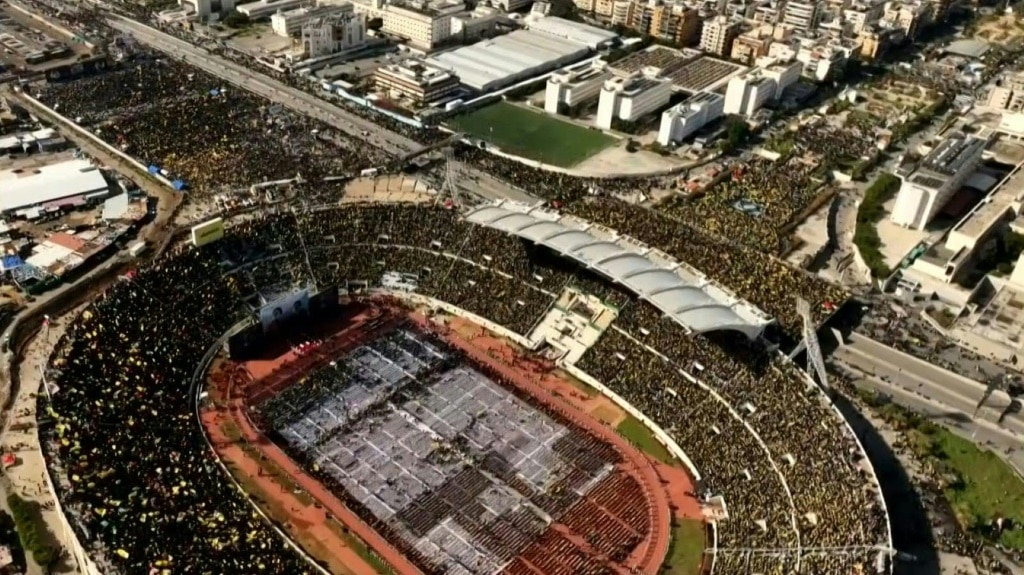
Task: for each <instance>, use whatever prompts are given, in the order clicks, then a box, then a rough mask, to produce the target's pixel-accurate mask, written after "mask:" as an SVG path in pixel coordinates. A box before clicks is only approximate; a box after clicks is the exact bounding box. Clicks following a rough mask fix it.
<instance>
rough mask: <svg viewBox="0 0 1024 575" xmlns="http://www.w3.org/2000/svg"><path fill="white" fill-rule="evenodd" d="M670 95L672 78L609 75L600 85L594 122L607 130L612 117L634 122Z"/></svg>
mask: <svg viewBox="0 0 1024 575" xmlns="http://www.w3.org/2000/svg"><path fill="white" fill-rule="evenodd" d="M671 97H672V82H670V81H669V80H666V79H664V78H649V77H647V76H643V75H634V76H629V77H625V78H621V77H616V78H611V79H609V80H606V81H605V83H604V86H602V88H601V95H600V97H599V99H598V103H597V120H596V122H594V125H595V126H597V127H598V128H601V129H604V130H610V129H611V128H612V124H613V122H614V121H615V120H621V121H623V122H635V121H637V120H639V119H640V118H642V117H643V116H646V115H647V114H650V113H652V112H654V111H656V110H657V109H658V108H661V107H662V106H664V105H665V104H668V101H669V99H670V98H671Z"/></svg>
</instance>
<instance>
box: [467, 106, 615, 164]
mask: <svg viewBox="0 0 1024 575" xmlns="http://www.w3.org/2000/svg"><path fill="white" fill-rule="evenodd" d="M448 126H449V127H450V128H451V129H453V130H457V131H459V132H463V133H465V134H469V135H470V136H473V137H476V138H480V139H482V140H484V141H486V142H489V143H492V144H494V145H495V146H497V147H499V148H501V150H502V151H503V152H507V153H509V154H515V155H517V156H522V157H524V158H529V159H531V160H538V161H541V162H544V163H545V164H551V165H554V166H560V167H563V168H568V167H571V166H574V165H576V164H578V163H580V162H582V161H583V160H585V159H587V158H589V157H590V156H593V155H594V154H596V153H598V152H600V151H601V150H603V149H605V148H607V147H608V146H611V145H612V144H614V143H615V141H616V140H615V138H613V137H611V136H608V135H606V134H602V133H601V132H598V131H597V130H590V129H587V128H584V127H581V126H577V125H575V124H570V123H569V122H564V121H562V120H559V119H557V118H554V117H552V116H549V115H547V114H545V113H544V112H536V111H534V110H529V109H527V108H524V107H522V106H516V105H513V104H509V103H508V102H498V103H497V104H492V105H490V106H486V107H484V108H480V109H479V110H474V111H472V112H470V113H468V114H465V115H461V116H456V117H454V118H452V119H451V120H449V122H448Z"/></svg>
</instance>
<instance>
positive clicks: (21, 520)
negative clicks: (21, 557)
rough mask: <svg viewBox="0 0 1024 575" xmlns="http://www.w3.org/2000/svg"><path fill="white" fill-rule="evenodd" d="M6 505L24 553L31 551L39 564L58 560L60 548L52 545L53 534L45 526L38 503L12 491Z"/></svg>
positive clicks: (47, 564) (47, 563)
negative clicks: (9, 510)
mask: <svg viewBox="0 0 1024 575" xmlns="http://www.w3.org/2000/svg"><path fill="white" fill-rule="evenodd" d="M7 505H8V507H10V509H11V516H12V517H13V518H14V525H15V528H16V529H17V530H18V537H19V538H20V539H21V546H22V547H24V548H25V553H31V554H32V558H33V559H34V560H35V562H36V564H37V565H39V566H41V567H53V566H54V565H55V564H56V563H57V561H59V560H60V550H59V549H57V548H56V547H55V546H54V545H53V542H52V540H53V536H52V534H51V533H50V532H49V531H48V530H47V528H46V523H45V522H44V521H43V513H42V510H41V509H40V507H39V504H38V503H36V502H35V501H27V500H25V499H22V498H21V496H19V495H18V494H16V493H12V494H10V495H8V496H7Z"/></svg>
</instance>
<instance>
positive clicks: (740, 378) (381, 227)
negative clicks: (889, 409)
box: [48, 205, 885, 573]
mask: <svg viewBox="0 0 1024 575" xmlns="http://www.w3.org/2000/svg"><path fill="white" fill-rule="evenodd" d="M269 255H278V256H281V257H278V258H276V259H274V260H272V263H271V262H270V261H267V262H264V263H263V264H262V265H258V266H257V265H252V264H254V263H255V260H257V259H264V258H266V256H269ZM224 261H227V265H222V262H224ZM247 264H248V265H247ZM239 266H241V268H239ZM225 269H235V270H238V269H241V270H245V273H244V274H243V273H241V272H240V271H236V272H234V273H233V274H231V275H224V271H223V270H225ZM274 270H279V272H278V273H275V271H274ZM388 271H397V272H400V273H403V274H406V276H405V277H408V278H414V281H415V283H416V284H417V287H416V289H417V291H418V292H419V293H421V294H424V295H427V296H430V297H434V298H437V299H439V300H443V301H446V302H449V303H451V304H453V305H456V306H458V307H461V308H463V309H466V310H468V311H470V312H472V313H475V314H477V315H479V316H482V317H485V318H488V319H490V320H492V321H495V322H497V323H499V324H502V325H505V326H506V327H508V328H509V329H512V330H514V331H516V332H519V333H528V332H529V331H530V330H531V329H532V327H533V326H534V324H535V323H536V322H537V321H538V320H539V319H540V317H541V316H542V315H543V314H544V313H545V311H546V310H547V309H548V308H549V307H550V306H551V305H552V303H553V302H554V299H555V297H557V295H558V293H559V292H560V291H561V290H562V288H563V287H566V286H572V287H576V288H577V289H581V290H584V291H587V292H589V293H593V294H594V295H596V296H598V297H600V298H601V299H603V300H605V301H608V302H610V303H612V304H613V305H616V306H617V307H619V308H620V309H621V310H622V313H621V316H620V319H619V321H618V325H620V326H621V328H622V331H618V330H613V331H609V332H607V333H606V334H605V335H604V336H603V337H602V338H601V339H600V340H599V342H598V344H597V345H596V347H594V348H593V349H592V351H590V352H588V353H587V355H586V356H584V358H583V360H582V363H581V367H583V368H584V369H585V370H587V371H589V372H591V373H592V374H593V375H594V376H595V377H597V378H598V379H601V380H603V381H605V382H606V383H608V384H609V385H610V386H611V387H612V388H613V389H615V390H616V391H617V392H619V393H620V394H622V395H623V396H625V397H626V398H627V399H629V400H630V401H631V402H633V403H634V404H635V405H637V407H638V408H640V409H641V410H644V411H645V412H646V413H647V414H648V415H650V416H651V417H652V418H653V419H655V420H656V421H658V422H660V424H661V425H663V426H664V427H665V429H666V430H667V431H668V432H669V433H670V434H671V435H672V436H673V437H674V438H675V439H676V440H677V442H678V443H679V444H680V446H681V447H682V448H683V450H684V451H685V452H687V453H688V454H689V455H690V457H691V458H692V459H693V460H694V461H695V463H696V465H697V467H698V468H699V469H700V471H701V473H702V475H703V476H704V487H705V491H706V492H707V494H708V495H721V496H722V497H724V498H725V501H726V506H727V508H728V512H729V519H728V520H725V521H722V522H720V524H719V545H720V546H721V547H723V548H738V547H754V548H789V549H793V548H795V547H796V546H797V545H798V544H799V545H800V546H804V547H832V546H844V545H847V546H857V545H865V546H869V545H875V544H878V543H883V542H884V537H885V532H884V527H885V517H884V514H883V513H882V512H881V508H880V507H879V505H878V503H877V499H876V494H875V493H874V491H873V487H872V486H873V483H872V481H870V480H869V479H867V478H866V477H865V474H866V470H865V469H864V466H865V462H864V461H862V460H861V457H862V454H861V452H860V451H859V450H858V449H857V448H856V446H855V445H854V443H853V442H852V439H851V438H850V436H849V435H848V434H847V433H846V430H845V428H844V427H843V424H842V422H841V421H840V419H839V418H837V417H836V416H835V415H833V414H832V413H830V412H829V409H830V408H829V407H828V406H827V404H826V403H825V402H824V401H823V400H822V398H821V397H819V395H818V393H817V392H816V391H815V390H814V388H813V387H810V386H808V385H807V383H806V380H805V379H803V378H802V377H801V374H800V373H799V372H798V371H796V370H795V369H794V368H792V367H791V366H789V365H787V364H784V363H781V362H779V361H777V360H775V359H773V358H772V356H771V354H769V353H768V351H767V350H765V349H764V348H762V347H760V346H758V345H755V344H750V343H747V342H745V341H736V340H735V339H734V338H730V337H715V336H710V337H705V336H694V335H687V334H685V333H684V332H683V331H682V328H681V327H678V326H676V325H675V324H674V323H671V322H668V321H667V320H662V319H660V318H659V316H658V314H657V312H655V310H653V308H650V307H648V306H647V304H645V303H641V302H639V301H636V300H634V299H633V298H632V297H631V296H630V295H629V294H625V293H622V292H621V291H619V290H618V289H617V288H615V287H614V286H612V285H610V284H608V283H606V282H604V281H603V280H601V279H599V278H597V277H594V276H590V275H588V274H587V272H584V271H582V270H576V269H574V268H573V267H572V266H571V265H567V264H566V262H565V261H564V260H560V259H558V258H557V257H555V256H554V255H552V254H549V253H545V252H544V251H542V250H538V249H537V248H533V247H530V246H528V245H527V244H525V243H523V242H521V241H520V240H518V239H515V238H512V237H510V236H506V235H504V234H502V233H500V232H496V231H493V230H490V229H488V228H483V227H477V226H474V225H472V224H468V223H466V222H465V221H463V220H461V219H460V218H459V217H458V213H457V212H455V211H452V210H447V209H443V208H424V207H414V206H396V205H367V206H359V207H349V208H345V209H340V208H339V209H335V208H331V209H322V210H319V211H309V212H300V213H297V214H291V213H287V214H283V215H279V216H270V217H268V218H266V219H257V220H250V221H248V222H246V223H243V224H240V225H239V226H236V228H235V229H234V230H232V233H231V234H230V235H229V236H228V237H227V238H225V239H224V240H223V241H222V242H220V243H218V244H214V245H213V246H209V247H207V248H203V249H199V250H194V249H193V250H186V251H185V252H184V253H180V254H177V255H175V256H173V257H171V258H170V259H168V260H166V261H164V262H163V263H162V264H160V265H159V266H157V267H155V268H153V269H151V270H145V271H143V272H140V273H139V274H137V275H136V276H135V277H134V279H132V280H131V281H129V282H123V283H121V284H119V285H118V286H117V287H115V288H114V289H113V290H112V291H111V292H110V293H108V294H107V295H106V296H105V297H104V298H102V299H101V300H100V301H98V302H96V303H95V304H94V305H93V306H91V307H90V308H89V309H88V310H87V311H86V312H85V313H84V314H83V315H82V316H81V317H80V318H79V319H78V320H77V321H76V323H75V325H74V326H73V327H72V328H71V329H70V331H69V334H68V335H67V336H66V338H65V340H64V341H63V343H62V345H61V346H60V351H59V352H58V353H57V354H55V356H54V359H53V361H52V367H53V368H54V369H56V370H58V371H59V373H60V375H59V377H58V385H59V387H60V392H59V393H58V394H57V395H56V396H55V398H54V401H53V405H52V406H51V408H52V412H53V414H54V418H55V421H56V425H55V426H54V427H53V428H52V429H51V430H50V432H49V436H48V437H49V439H51V444H50V445H51V451H50V453H49V455H50V459H51V464H53V465H55V466H57V467H59V468H60V471H61V472H60V473H59V475H60V476H61V477H64V478H65V480H66V482H65V483H63V492H62V493H61V498H62V500H63V501H64V502H65V503H66V504H67V507H68V508H69V509H70V510H72V516H73V517H74V518H75V519H76V520H77V521H80V522H81V524H82V525H84V526H86V527H87V528H88V532H89V533H92V534H94V536H95V537H97V538H98V539H99V540H101V541H102V542H103V543H104V544H105V548H106V549H108V550H109V552H108V553H105V554H104V556H105V557H108V558H109V559H110V560H111V561H112V562H113V563H114V565H119V566H120V569H119V570H120V571H121V572H136V569H143V568H144V567H146V566H148V567H153V566H157V565H158V562H171V563H172V564H174V565H175V571H180V572H201V571H203V570H204V569H207V568H214V566H218V568H223V566H224V565H232V566H235V567H236V568H238V569H239V572H250V571H248V570H247V568H246V565H252V564H253V563H252V562H254V561H262V562H263V563H264V564H265V566H266V567H265V569H264V571H266V572H281V573H286V572H290V573H300V572H302V568H301V567H300V566H298V565H296V564H295V563H294V561H296V559H294V558H291V556H290V555H289V554H288V553H287V552H285V551H284V550H283V548H282V547H281V546H280V545H278V544H277V543H275V542H273V541H272V539H273V536H272V534H271V532H270V531H269V530H267V529H266V528H265V527H263V526H260V525H259V523H258V521H257V520H255V519H253V516H252V513H251V510H250V509H249V508H247V507H246V505H247V504H246V503H245V502H244V500H242V499H241V495H240V494H237V493H232V492H230V490H229V489H227V488H226V487H223V485H224V479H223V478H222V477H220V476H219V472H218V470H217V468H216V467H215V466H214V464H213V463H212V462H211V461H210V458H209V454H208V452H207V451H206V449H205V446H204V445H203V442H202V438H201V436H200V435H199V431H198V427H197V424H196V423H195V421H194V420H192V419H191V412H190V409H189V397H188V393H189V385H190V376H191V374H192V370H194V368H195V365H196V364H197V362H198V361H199V358H200V356H201V355H202V354H203V352H204V351H205V348H206V347H207V346H208V345H210V344H211V343H212V342H213V341H215V338H216V336H217V334H219V333H220V332H222V331H224V330H226V329H227V327H228V326H229V325H231V324H232V323H233V322H234V321H235V320H237V319H238V318H239V317H240V315H241V314H244V313H245V312H244V310H245V309H247V308H246V305H245V304H244V303H243V302H245V301H251V295H252V292H253V291H258V290H260V289H262V288H264V287H266V286H261V285H259V284H261V283H263V282H278V281H280V280H281V278H282V277H284V278H290V279H288V280H287V281H292V282H294V283H302V282H305V281H308V279H309V278H312V279H313V280H315V282H316V283H317V285H321V286H323V285H330V284H332V283H334V284H338V285H342V286H348V287H350V288H355V289H361V288H362V287H364V286H366V287H372V286H375V285H378V284H379V283H380V281H381V278H382V276H383V274H384V273H385V272H388ZM165 308H166V309H171V308H173V310H174V313H173V314H169V313H161V311H160V310H161V309H165ZM632 338H638V339H639V340H640V341H641V342H642V343H644V344H647V345H649V346H651V347H652V348H654V349H656V350H658V352H659V353H661V354H664V356H665V357H666V358H667V361H668V362H670V363H665V361H666V360H659V359H658V356H655V355H652V353H651V352H650V351H648V350H647V349H645V348H644V347H641V346H640V345H638V343H637V342H636V341H634V340H633V339H632ZM698 366H699V367H698ZM679 370H682V371H688V372H690V373H692V374H693V375H695V376H696V377H697V378H698V379H699V380H700V382H701V383H700V384H697V383H692V382H691V381H689V380H688V379H686V378H685V377H684V376H683V375H682V374H681V373H680V371H679ZM704 386H707V387H706V388H705V387H704ZM712 390H713V391H714V392H715V394H712V393H709V391H712ZM211 494H216V495H214V496H211ZM140 517H145V518H146V519H145V522H144V523H142V524H141V525H142V528H139V526H140V524H139V523H138V522H139V521H140ZM185 534H187V535H188V537H187V541H186V540H183V535H185ZM732 557H735V564H733V563H732V562H733V561H734V559H730V558H732ZM866 560H867V559H866V558H864V557H856V558H850V557H847V556H843V557H839V556H832V555H826V556H822V557H818V556H811V555H809V556H807V557H804V558H802V559H801V562H802V565H803V566H804V567H802V570H803V571H805V572H821V570H820V569H819V567H820V568H821V569H825V570H826V571H830V570H831V568H832V567H835V566H836V565H841V566H842V567H843V568H845V567H848V566H850V565H852V563H851V562H855V563H859V564H862V563H864V561H866ZM750 561H754V563H755V564H757V563H758V562H763V563H764V566H765V571H764V572H765V573H770V572H772V573H773V572H779V573H783V572H793V571H792V569H793V568H795V561H796V555H795V554H788V555H784V556H776V555H758V556H757V557H754V558H750V557H742V558H740V556H739V555H732V554H729V553H724V554H723V555H722V556H721V558H720V562H719V563H718V565H719V567H718V568H717V569H719V572H720V573H740V572H747V568H746V567H745V566H746V565H748V563H749V562H750ZM247 562H248V563H247ZM814 566H817V567H814ZM251 572H255V571H251Z"/></svg>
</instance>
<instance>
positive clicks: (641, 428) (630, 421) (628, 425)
mask: <svg viewBox="0 0 1024 575" xmlns="http://www.w3.org/2000/svg"><path fill="white" fill-rule="evenodd" d="M615 431H618V432H619V435H621V436H622V437H625V438H626V439H628V440H629V442H630V443H632V444H633V445H636V447H637V449H639V450H640V451H642V452H644V453H646V454H647V455H649V456H651V457H653V458H654V459H656V460H658V461H660V462H662V463H664V464H665V465H672V466H677V465H679V461H677V460H676V458H675V457H672V454H671V453H669V452H668V450H667V449H665V446H664V445H662V444H661V443H659V442H658V440H657V439H656V438H655V437H654V435H653V434H652V433H651V431H650V430H649V429H647V427H646V426H645V425H644V424H643V423H641V422H640V420H639V419H637V418H635V417H633V416H632V415H627V416H626V419H623V420H622V423H620V424H619V426H618V427H617V428H615Z"/></svg>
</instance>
